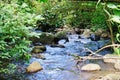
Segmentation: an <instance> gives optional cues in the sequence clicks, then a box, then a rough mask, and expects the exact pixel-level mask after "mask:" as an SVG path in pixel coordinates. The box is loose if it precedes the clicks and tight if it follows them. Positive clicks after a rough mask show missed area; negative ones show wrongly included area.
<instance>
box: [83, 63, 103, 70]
mask: <svg viewBox="0 0 120 80" xmlns="http://www.w3.org/2000/svg"><path fill="white" fill-rule="evenodd" d="M100 69H101V67H100V66H99V65H98V64H93V63H90V64H86V65H84V66H83V67H82V68H81V70H82V71H99V70H100Z"/></svg>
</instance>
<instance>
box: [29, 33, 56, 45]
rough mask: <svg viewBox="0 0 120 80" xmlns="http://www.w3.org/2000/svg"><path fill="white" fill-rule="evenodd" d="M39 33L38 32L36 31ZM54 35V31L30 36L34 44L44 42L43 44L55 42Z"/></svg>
mask: <svg viewBox="0 0 120 80" xmlns="http://www.w3.org/2000/svg"><path fill="white" fill-rule="evenodd" d="M36 34H38V33H36ZM54 37H55V36H54V35H53V34H52V33H47V32H42V33H39V35H37V36H36V35H33V36H31V37H30V40H31V41H32V43H33V44H35V43H42V44H52V43H53V42H54Z"/></svg>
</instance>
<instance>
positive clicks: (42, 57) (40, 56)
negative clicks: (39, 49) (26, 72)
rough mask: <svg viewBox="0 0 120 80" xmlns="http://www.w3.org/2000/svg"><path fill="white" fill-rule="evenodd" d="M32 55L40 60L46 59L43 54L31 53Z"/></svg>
mask: <svg viewBox="0 0 120 80" xmlns="http://www.w3.org/2000/svg"><path fill="white" fill-rule="evenodd" d="M32 56H33V57H35V58H39V59H42V60H45V59H46V58H45V56H44V55H42V54H33V55H32Z"/></svg>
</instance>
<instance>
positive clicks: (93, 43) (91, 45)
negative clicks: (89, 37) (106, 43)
mask: <svg viewBox="0 0 120 80" xmlns="http://www.w3.org/2000/svg"><path fill="white" fill-rule="evenodd" d="M98 46H99V45H98V42H96V41H91V42H89V43H87V44H86V45H85V47H86V48H88V49H90V50H92V51H96V50H98V48H99V47H98Z"/></svg>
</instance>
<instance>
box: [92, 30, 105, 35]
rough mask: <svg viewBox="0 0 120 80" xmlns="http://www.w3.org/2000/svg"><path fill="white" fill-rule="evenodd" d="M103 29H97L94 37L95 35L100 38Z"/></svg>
mask: <svg viewBox="0 0 120 80" xmlns="http://www.w3.org/2000/svg"><path fill="white" fill-rule="evenodd" d="M103 31H104V30H103V29H98V30H96V31H95V32H94V33H95V35H97V36H101V34H102V33H103Z"/></svg>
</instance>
